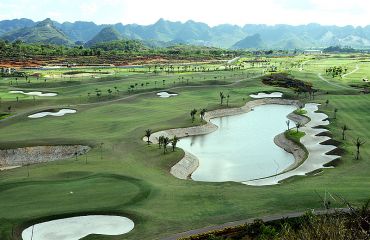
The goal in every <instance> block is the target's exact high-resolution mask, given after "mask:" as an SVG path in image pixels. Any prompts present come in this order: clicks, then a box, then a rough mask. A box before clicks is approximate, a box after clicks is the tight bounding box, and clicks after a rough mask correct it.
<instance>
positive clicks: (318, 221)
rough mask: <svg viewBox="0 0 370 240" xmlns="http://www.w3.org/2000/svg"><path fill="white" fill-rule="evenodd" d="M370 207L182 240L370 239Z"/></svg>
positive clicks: (232, 229)
mask: <svg viewBox="0 0 370 240" xmlns="http://www.w3.org/2000/svg"><path fill="white" fill-rule="evenodd" d="M369 222H370V211H369V209H368V203H367V204H365V205H364V206H363V207H362V208H358V209H351V210H350V212H349V213H344V212H341V211H336V212H334V213H329V211H328V212H327V213H326V214H322V215H315V214H314V213H313V212H306V214H304V215H303V216H301V217H297V218H291V219H282V220H276V221H271V222H263V221H262V220H255V221H254V222H253V223H250V224H245V225H241V226H237V227H229V228H226V229H222V230H219V231H212V232H209V233H205V234H200V235H196V236H192V237H189V238H182V240H241V239H248V240H257V239H271V240H282V239H284V240H293V239H307V240H317V239H318V240H360V239H363V240H365V239H368V238H369V237H370V224H369Z"/></svg>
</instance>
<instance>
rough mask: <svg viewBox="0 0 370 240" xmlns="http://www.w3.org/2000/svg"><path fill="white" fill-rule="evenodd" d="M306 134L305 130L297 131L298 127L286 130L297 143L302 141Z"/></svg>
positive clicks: (287, 135)
mask: <svg viewBox="0 0 370 240" xmlns="http://www.w3.org/2000/svg"><path fill="white" fill-rule="evenodd" d="M305 135H306V134H305V133H304V132H300V131H298V132H297V130H296V129H290V130H289V131H286V132H285V136H286V137H287V138H288V139H290V140H292V141H293V142H295V143H300V142H301V138H302V137H304V136H305Z"/></svg>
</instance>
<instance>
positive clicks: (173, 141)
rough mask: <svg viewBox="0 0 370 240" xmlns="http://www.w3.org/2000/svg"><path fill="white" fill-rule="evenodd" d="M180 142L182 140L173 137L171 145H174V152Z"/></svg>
mask: <svg viewBox="0 0 370 240" xmlns="http://www.w3.org/2000/svg"><path fill="white" fill-rule="evenodd" d="M179 141H180V138H178V137H176V135H175V136H174V137H173V139H172V141H171V144H172V152H174V151H175V148H176V144H177V143H178V142H179Z"/></svg>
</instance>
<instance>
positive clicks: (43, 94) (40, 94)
mask: <svg viewBox="0 0 370 240" xmlns="http://www.w3.org/2000/svg"><path fill="white" fill-rule="evenodd" d="M9 93H16V94H24V95H28V96H38V97H55V96H57V95H58V94H57V93H43V92H23V91H10V92H9Z"/></svg>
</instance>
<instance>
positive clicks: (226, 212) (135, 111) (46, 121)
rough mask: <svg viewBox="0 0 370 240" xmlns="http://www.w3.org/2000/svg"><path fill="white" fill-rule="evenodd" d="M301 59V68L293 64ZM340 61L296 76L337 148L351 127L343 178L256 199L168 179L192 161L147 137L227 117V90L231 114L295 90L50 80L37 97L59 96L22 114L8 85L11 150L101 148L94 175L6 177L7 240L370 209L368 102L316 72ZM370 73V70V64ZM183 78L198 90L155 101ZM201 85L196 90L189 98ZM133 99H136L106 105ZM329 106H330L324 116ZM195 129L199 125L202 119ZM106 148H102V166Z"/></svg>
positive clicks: (93, 159) (154, 231)
mask: <svg viewBox="0 0 370 240" xmlns="http://www.w3.org/2000/svg"><path fill="white" fill-rule="evenodd" d="M298 60H299V61H301V58H299V59H294V58H293V59H290V60H289V61H291V62H294V61H298ZM330 60H333V61H337V60H335V58H334V59H329V60H326V59H323V60H321V59H319V60H313V61H312V62H309V63H307V64H306V65H305V70H304V71H299V69H298V68H292V70H291V71H292V74H293V75H294V76H296V77H297V78H299V79H302V80H305V81H310V82H312V83H313V84H314V86H315V88H319V89H320V90H321V91H320V92H319V93H318V94H317V95H316V99H315V102H319V103H323V105H322V106H321V109H320V110H321V111H323V112H325V113H327V114H328V115H329V117H331V116H332V113H333V110H334V108H338V113H337V119H336V120H334V121H333V122H332V124H331V125H330V126H329V128H330V130H331V131H332V134H333V137H334V139H336V140H339V139H341V130H340V127H341V125H342V124H344V123H346V124H347V125H348V127H350V128H351V131H348V133H347V135H348V136H347V140H346V141H343V142H342V146H343V148H344V149H345V150H346V152H345V154H344V156H343V157H342V159H341V161H340V164H339V165H338V166H336V168H334V169H324V170H323V172H324V173H323V174H320V175H317V176H312V177H311V176H310V177H296V178H293V179H290V180H288V181H287V182H286V183H284V184H280V185H277V186H267V187H258V188H257V187H251V186H246V185H242V184H240V183H233V182H226V183H203V182H193V181H183V180H178V179H176V178H174V177H173V176H171V175H170V173H169V169H170V167H171V166H173V165H174V164H175V163H176V162H178V161H179V159H181V157H182V156H183V151H182V150H181V149H176V151H175V152H172V151H171V152H169V153H168V154H166V155H163V154H162V151H161V150H159V149H158V146H153V145H150V146H148V145H147V144H146V143H145V142H143V141H142V137H143V136H144V133H145V129H148V128H150V129H153V131H158V130H162V129H168V128H175V127H184V126H192V125H193V123H191V119H190V116H189V111H190V110H191V109H193V108H197V109H201V108H206V109H208V110H212V109H216V108H219V107H220V106H219V92H220V91H223V92H224V93H225V94H230V96H231V97H230V106H232V107H239V106H242V105H243V104H245V102H246V101H249V100H251V99H250V97H249V94H251V93H255V92H259V91H264V92H268V91H280V92H283V93H284V95H286V94H287V95H288V96H295V95H294V94H293V92H292V91H291V90H288V89H282V88H276V87H272V86H266V85H264V84H262V82H261V81H260V79H255V78H251V77H250V76H249V77H248V75H247V73H249V72H251V70H250V69H248V70H243V71H227V72H205V73H186V74H185V73H179V74H177V73H176V74H170V75H166V74H161V75H159V76H156V75H153V74H148V73H130V74H129V75H128V76H125V75H126V73H127V71H126V72H125V71H122V72H119V73H117V75H118V76H107V77H104V78H102V79H91V78H76V79H73V82H76V83H78V84H75V83H69V82H67V81H66V79H64V78H60V79H59V78H58V79H55V80H50V81H49V80H47V83H46V84H45V85H43V84H44V83H43V81H42V80H35V79H32V80H31V85H30V86H29V87H30V89H31V88H32V89H37V90H42V91H53V92H55V91H56V92H58V94H59V95H58V96H57V97H54V98H36V101H33V99H32V97H28V96H23V97H21V96H20V101H19V102H18V103H17V102H16V101H15V95H11V94H9V93H8V91H9V90H10V89H13V88H14V86H11V87H10V86H9V79H6V80H0V97H2V102H1V108H2V109H6V108H7V107H8V106H9V105H11V106H12V111H15V112H14V115H15V116H13V118H11V119H7V120H5V121H1V122H0V125H1V127H0V136H1V138H0V145H1V147H2V148H4V147H7V148H12V147H18V146H29V145H35V144H46V143H47V144H55V145H58V144H66V143H81V144H89V145H92V146H96V147H95V148H94V149H93V150H92V151H90V152H89V153H88V154H87V158H88V163H87V164H85V157H84V156H81V157H79V158H78V160H77V161H75V160H74V159H69V160H65V161H59V162H53V163H47V164H39V165H32V166H29V168H28V169H27V168H26V167H23V168H18V169H13V170H9V171H2V172H0V238H1V239H12V237H11V236H12V229H20V228H22V227H24V226H25V225H27V223H28V224H29V223H31V222H37V221H42V219H45V218H50V219H53V218H58V217H60V216H68V215H70V216H72V215H78V214H83V213H99V212H112V213H115V214H120V215H124V216H129V217H130V218H132V219H133V220H134V221H135V229H134V230H133V231H132V232H130V233H129V234H127V235H124V236H104V237H102V236H89V237H87V238H86V239H122V238H124V239H158V238H161V237H164V236H169V235H171V234H173V233H177V232H181V231H186V230H189V229H192V228H199V227H204V226H208V225H212V224H220V223H224V222H227V221H235V220H239V219H245V218H250V217H258V216H262V215H269V214H277V213H286V212H291V211H301V210H306V209H308V208H321V207H322V205H321V202H320V199H318V198H317V194H316V192H319V193H324V192H331V193H336V194H339V195H341V196H343V197H345V198H346V199H348V200H349V201H351V202H353V203H354V204H356V203H360V202H363V201H364V200H366V199H367V198H369V192H368V189H369V188H370V178H369V174H368V173H369V170H370V160H369V159H370V148H369V147H368V146H367V143H366V145H364V146H363V148H362V149H361V150H362V152H361V159H360V160H359V161H356V160H354V159H353V152H354V149H355V148H354V146H353V143H352V140H353V139H354V138H356V137H362V138H363V139H370V133H369V131H368V129H370V115H369V114H368V113H367V112H368V103H369V101H370V96H369V95H361V94H359V93H358V91H356V90H347V89H341V88H337V87H335V86H333V85H330V84H327V83H326V82H323V81H321V80H320V79H319V78H318V77H317V72H319V71H321V69H322V67H320V62H321V61H328V63H327V65H328V66H329V65H332V64H334V65H335V64H337V65H338V62H330ZM273 61H281V62H285V61H286V60H285V59H284V58H283V59H280V60H279V59H274V60H273ZM338 61H339V60H338ZM344 61H346V62H348V63H351V62H352V61H355V60H352V59H350V58H344ZM366 67H367V68H368V69H370V68H369V67H368V65H366ZM260 70H261V69H259V70H258V71H260ZM57 71H58V70H56V72H57ZM86 71H89V70H88V69H87V70H86ZM106 71H109V70H106ZM253 71H254V72H255V71H257V70H256V69H254V70H253ZM362 71H365V70H362ZM182 76H184V77H185V78H190V83H189V85H185V84H181V85H180V84H179V85H175V87H177V88H176V90H174V91H176V92H177V93H179V96H177V97H173V98H168V99H161V98H158V97H157V96H156V95H155V91H156V90H159V89H160V88H163V89H165V88H171V87H173V86H172V85H173V84H172V83H171V81H173V80H176V79H178V78H179V77H180V79H181V77H182ZM215 76H218V79H216V82H215V84H211V85H208V83H209V81H211V80H212V81H215V80H214V77H215ZM350 76H352V75H350ZM350 76H348V77H350ZM192 77H194V78H193V79H192ZM204 78H205V79H204ZM162 79H166V85H165V86H161V87H160V88H159V87H158V88H157V89H155V88H154V85H153V84H154V81H158V82H160V81H162ZM237 80H243V81H241V82H239V83H237V84H236V85H231V86H218V85H217V82H224V81H226V82H229V83H232V82H235V81H237ZM12 81H14V80H12ZM22 81H23V80H19V84H22V85H24V86H26V84H27V83H25V82H22ZM176 81H177V80H176ZM179 81H180V82H181V80H179ZM333 81H339V80H337V79H334V80H333ZM135 82H137V83H142V82H150V84H151V85H150V87H149V86H148V88H147V89H143V90H142V92H144V94H142V95H137V96H135V95H132V94H130V95H129V94H128V93H127V91H126V90H127V86H128V85H130V84H132V83H135ZM343 84H346V83H343ZM195 85H198V87H191V86H195ZM114 86H118V88H119V89H120V90H122V91H120V93H119V94H117V95H114V96H112V97H111V98H109V97H108V98H109V99H98V98H96V97H91V98H90V99H88V98H87V92H89V91H93V90H94V89H95V88H99V89H101V90H102V91H103V92H105V91H106V89H108V88H113V87H114ZM36 87H37V88H36ZM27 89H28V88H27ZM152 91H153V93H152ZM145 92H149V93H145ZM80 96H81V97H80ZM127 96H130V98H126V99H123V100H120V101H116V102H103V101H104V100H114V99H119V98H123V97H127ZM302 97H303V96H302ZM327 99H329V100H330V103H329V105H328V107H325V104H324V103H325V101H326V100H327ZM302 101H308V99H307V98H305V99H302ZM58 107H71V108H73V109H77V110H78V113H77V114H72V115H66V116H64V117H60V118H57V117H55V118H41V119H29V118H27V115H28V113H29V112H30V111H36V110H40V109H53V108H58ZM194 124H201V122H200V120H199V119H197V120H196V122H195V123H194ZM100 143H104V145H103V158H102V159H101V156H100V148H99V147H98V146H99V145H100ZM28 170H29V172H30V176H29V177H27V174H28ZM333 179H335V181H333ZM70 192H73V193H74V194H70ZM333 205H339V203H333Z"/></svg>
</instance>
